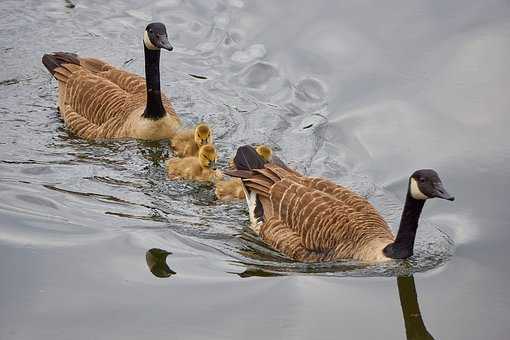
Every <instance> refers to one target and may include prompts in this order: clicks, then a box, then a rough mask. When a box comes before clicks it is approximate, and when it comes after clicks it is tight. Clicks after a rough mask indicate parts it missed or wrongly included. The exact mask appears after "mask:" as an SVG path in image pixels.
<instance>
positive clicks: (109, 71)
mask: <svg viewBox="0 0 510 340" xmlns="http://www.w3.org/2000/svg"><path fill="white" fill-rule="evenodd" d="M143 43H144V51H145V75H146V77H147V79H146V80H145V79H144V78H143V77H140V76H138V75H136V74H132V73H129V72H126V71H123V70H119V69H117V68H115V67H113V66H112V65H110V64H107V63H105V62H103V61H101V60H98V59H94V58H82V57H78V55H76V54H73V53H65V52H56V53H52V54H45V55H44V56H43V57H42V62H43V64H44V66H46V68H47V69H48V71H49V72H50V73H51V74H52V75H53V76H54V77H55V79H57V81H58V87H59V96H58V107H59V111H60V115H61V117H62V119H63V120H64V122H65V123H66V125H67V126H68V127H69V129H70V130H71V131H72V132H74V133H75V134H77V135H78V136H80V137H83V138H87V139H99V138H101V139H103V138H106V139H113V138H139V139H149V140H160V139H165V138H171V137H173V135H174V134H175V131H176V130H177V129H178V128H179V126H180V124H181V123H180V120H179V117H177V115H176V114H175V111H174V109H173V107H172V103H171V102H170V100H169V99H168V98H167V97H166V96H164V95H163V94H162V93H161V91H160V84H159V55H160V50H161V49H162V48H164V49H166V50H168V51H171V50H172V49H173V48H172V45H170V43H169V42H168V37H167V33H166V28H165V25H163V24H161V23H151V24H149V25H148V26H147V28H146V29H145V32H144V37H143Z"/></svg>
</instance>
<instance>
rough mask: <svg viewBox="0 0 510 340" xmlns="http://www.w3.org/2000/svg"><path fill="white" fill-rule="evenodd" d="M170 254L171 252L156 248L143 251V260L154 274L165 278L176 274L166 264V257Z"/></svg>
mask: <svg viewBox="0 0 510 340" xmlns="http://www.w3.org/2000/svg"><path fill="white" fill-rule="evenodd" d="M170 254H172V253H171V252H168V251H166V250H163V249H158V248H152V249H149V250H147V253H145V260H146V261H147V266H149V270H150V271H151V273H152V274H154V276H156V277H159V278H166V277H170V276H172V275H175V274H177V273H176V272H174V271H173V270H172V269H170V267H168V265H167V264H166V257H167V256H168V255H170Z"/></svg>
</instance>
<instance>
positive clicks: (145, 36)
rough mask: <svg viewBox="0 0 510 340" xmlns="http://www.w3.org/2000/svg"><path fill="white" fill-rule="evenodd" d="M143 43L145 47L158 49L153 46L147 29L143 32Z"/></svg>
mask: <svg viewBox="0 0 510 340" xmlns="http://www.w3.org/2000/svg"><path fill="white" fill-rule="evenodd" d="M143 44H144V45H145V47H147V48H148V49H149V50H159V48H158V47H156V46H154V44H153V43H152V41H151V40H150V39H149V34H148V33H147V31H145V32H143Z"/></svg>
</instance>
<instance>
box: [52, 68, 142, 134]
mask: <svg viewBox="0 0 510 340" xmlns="http://www.w3.org/2000/svg"><path fill="white" fill-rule="evenodd" d="M55 77H56V78H57V79H58V80H59V97H60V98H59V106H60V111H61V112H62V118H63V119H64V121H65V122H66V124H67V125H68V126H69V128H70V129H71V130H72V131H73V132H74V133H76V134H78V135H79V136H80V137H84V138H113V137H124V136H122V131H121V130H122V129H121V127H122V125H123V124H124V122H125V121H126V119H127V117H128V116H129V114H130V113H132V112H133V110H137V109H140V110H141V108H143V106H144V105H145V96H144V94H130V93H128V92H126V91H125V90H123V89H122V88H120V87H119V86H117V85H116V84H114V83H112V82H111V81H108V80H107V79H105V78H103V77H101V76H100V75H97V74H94V73H92V72H90V71H88V70H86V69H85V68H83V67H81V66H80V65H75V64H63V65H61V66H60V67H59V68H57V69H56V70H55Z"/></svg>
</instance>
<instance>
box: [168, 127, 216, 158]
mask: <svg viewBox="0 0 510 340" xmlns="http://www.w3.org/2000/svg"><path fill="white" fill-rule="evenodd" d="M212 142H213V135H212V131H211V129H210V128H209V126H207V125H206V124H203V123H202V124H198V125H197V126H196V127H195V128H194V129H186V130H182V131H177V133H176V134H175V136H174V137H173V138H172V142H171V145H172V149H173V151H174V155H175V156H177V157H189V156H196V155H198V148H200V147H201V146H202V145H205V144H212Z"/></svg>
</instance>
